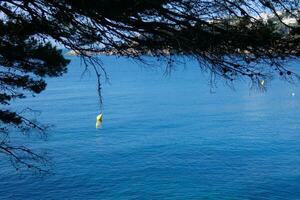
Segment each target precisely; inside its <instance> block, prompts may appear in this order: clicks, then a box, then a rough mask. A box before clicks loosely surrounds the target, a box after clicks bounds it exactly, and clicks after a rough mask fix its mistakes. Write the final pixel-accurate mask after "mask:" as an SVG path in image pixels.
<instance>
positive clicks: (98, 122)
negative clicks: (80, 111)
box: [96, 113, 103, 128]
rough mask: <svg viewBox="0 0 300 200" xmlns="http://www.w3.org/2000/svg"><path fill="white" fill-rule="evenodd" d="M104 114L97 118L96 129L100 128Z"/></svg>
mask: <svg viewBox="0 0 300 200" xmlns="http://www.w3.org/2000/svg"><path fill="white" fill-rule="evenodd" d="M102 115H103V114H102V113H100V114H99V115H98V116H97V117H96V128H99V126H100V125H101V123H102Z"/></svg>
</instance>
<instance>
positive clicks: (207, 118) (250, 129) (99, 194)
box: [0, 57, 300, 200]
mask: <svg viewBox="0 0 300 200" xmlns="http://www.w3.org/2000/svg"><path fill="white" fill-rule="evenodd" d="M103 61H104V64H105V67H106V69H107V72H108V74H109V76H110V79H109V80H110V83H104V84H103V100H104V106H103V113H104V115H103V116H104V117H103V124H102V128H101V129H95V117H96V115H97V114H98V113H99V104H98V99H97V92H96V81H95V78H94V74H93V72H92V71H91V72H90V75H89V73H88V72H87V73H85V74H84V75H83V76H82V74H81V73H82V72H83V67H82V66H81V67H80V61H79V60H78V59H77V58H72V63H71V64H70V67H69V72H68V73H67V74H66V75H64V76H63V77H61V78H56V79H50V80H49V81H48V87H47V90H46V91H45V92H43V93H42V94H41V95H39V96H37V97H35V98H27V99H24V100H22V101H20V102H16V105H15V106H16V107H17V108H18V109H21V108H23V107H27V106H28V107H31V108H32V109H34V110H40V111H41V112H42V113H41V115H40V116H39V117H38V118H39V120H40V121H41V122H43V123H48V124H52V125H53V127H52V128H51V129H50V130H49V135H48V138H47V140H46V141H43V140H37V139H35V138H34V137H30V138H27V139H26V140H25V142H26V144H28V145H29V146H31V147H32V148H33V149H34V150H44V151H46V152H47V153H48V154H49V157H51V166H52V174H50V175H46V176H43V177H40V176H37V175H34V174H31V173H26V172H25V173H24V172H16V171H15V170H14V169H13V168H12V167H11V165H10V163H9V161H8V160H7V158H6V157H3V155H1V162H0V199H7V200H8V199H10V200H14V199H20V200H23V199H30V200H40V199H72V200H73V199H203V200H256V199H258V200H260V199H261V200H262V199H265V200H281V199H288V200H299V199H300V124H299V122H300V117H299V116H300V109H299V108H300V88H299V87H298V86H296V85H290V84H287V83H284V82H280V81H277V80H275V81H273V82H272V83H270V84H269V85H268V88H269V89H268V91H267V92H265V93H262V92H257V91H253V90H249V85H248V84H247V83H245V82H239V83H236V90H232V89H230V88H229V87H228V86H226V85H224V84H223V82H219V83H218V87H217V88H215V89H214V92H211V91H210V90H211V87H210V86H209V84H208V83H209V76H208V75H204V74H203V72H202V71H201V70H200V69H199V68H198V66H197V65H196V64H195V63H193V62H190V63H188V64H187V66H186V67H184V66H176V69H175V70H174V71H173V72H172V73H171V75H168V76H165V75H164V71H163V70H161V69H159V68H149V67H148V66H143V67H141V66H139V65H138V64H136V63H134V62H130V61H128V60H126V59H116V58H113V57H103ZM162 69H163V67H162ZM293 92H294V93H295V96H292V95H291V93H293ZM22 142H24V141H23V140H22Z"/></svg>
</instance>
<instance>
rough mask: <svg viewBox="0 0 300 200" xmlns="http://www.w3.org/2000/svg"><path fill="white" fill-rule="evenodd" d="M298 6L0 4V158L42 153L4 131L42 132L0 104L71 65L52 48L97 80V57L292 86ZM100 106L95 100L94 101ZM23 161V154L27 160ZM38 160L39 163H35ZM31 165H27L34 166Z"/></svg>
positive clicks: (262, 0) (293, 0)
mask: <svg viewBox="0 0 300 200" xmlns="http://www.w3.org/2000/svg"><path fill="white" fill-rule="evenodd" d="M299 5H300V3H299V1H298V0H286V1H278V0H208V1H202V0H89V1H83V0H2V1H0V12H1V13H0V43H1V45H0V66H1V71H0V82H1V91H0V103H1V104H2V105H3V107H4V108H1V110H0V121H1V127H0V131H1V132H0V133H1V138H2V141H0V152H2V153H5V154H7V155H9V156H10V157H11V158H12V161H13V163H15V164H16V165H18V166H27V167H30V168H32V167H33V168H35V169H38V170H42V168H41V167H40V166H39V164H38V163H39V161H42V160H43V157H41V156H39V155H38V154H35V153H34V152H32V151H30V150H29V149H27V148H25V147H16V146H13V145H12V142H10V140H9V135H10V133H11V132H27V131H31V130H32V129H35V130H38V131H39V132H41V133H43V132H44V131H45V127H43V126H42V125H40V124H38V123H37V122H35V121H33V120H31V119H29V118H26V117H25V115H24V114H23V113H17V112H16V111H14V110H11V109H8V108H7V107H6V106H7V105H9V104H10V102H11V100H13V99H21V98H25V94H24V91H29V92H31V93H32V94H38V93H40V92H41V91H43V90H44V89H45V87H46V83H45V80H44V78H45V77H57V76H60V75H62V74H63V73H65V72H66V70H67V68H66V67H67V65H68V63H69V61H68V60H67V59H65V58H64V57H63V55H62V52H61V50H59V49H57V48H56V47H55V45H57V44H59V45H61V46H64V47H65V48H68V49H70V50H72V51H73V53H75V54H76V55H78V56H80V57H81V58H82V59H83V61H84V63H85V65H86V66H92V67H93V69H94V70H95V72H96V75H97V77H98V85H99V87H98V90H99V94H100V95H101V93H100V91H101V87H100V76H101V75H104V76H106V73H105V68H104V66H102V65H101V60H99V57H97V56H96V55H97V54H99V53H100V54H101V53H102V54H103V53H105V54H115V55H118V56H126V57H129V58H134V59H136V60H140V61H143V59H144V57H145V56H149V55H150V56H152V57H156V58H158V59H160V60H164V61H167V62H166V63H167V65H166V66H168V67H172V66H173V64H174V63H176V62H177V61H178V60H181V59H184V58H188V59H195V60H196V61H198V62H199V66H200V67H201V68H202V69H204V70H206V71H209V72H210V73H211V74H212V78H214V77H220V78H222V79H224V80H225V81H226V82H228V83H229V84H232V83H233V82H234V81H235V80H239V79H249V80H250V81H251V82H252V83H253V86H256V87H258V88H262V89H263V88H264V85H263V84H260V83H261V80H268V79H272V77H274V76H276V75H278V76H281V77H283V78H284V79H285V80H288V81H293V80H295V79H296V78H298V75H297V74H295V73H294V72H293V71H291V70H289V69H287V68H286V67H285V63H287V62H289V61H291V60H297V59H298V58H299V55H300V45H299V44H300V26H299V23H300V18H299V13H300V12H299V8H300V6H299ZM100 100H101V96H100ZM24 155H26V156H24ZM34 161H37V162H34ZM32 163H34V164H32Z"/></svg>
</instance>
